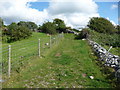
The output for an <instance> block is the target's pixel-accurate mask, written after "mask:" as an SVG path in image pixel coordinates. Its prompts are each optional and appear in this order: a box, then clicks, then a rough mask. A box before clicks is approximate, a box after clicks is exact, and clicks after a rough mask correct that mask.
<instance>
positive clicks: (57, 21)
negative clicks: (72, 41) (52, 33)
mask: <svg viewBox="0 0 120 90" xmlns="http://www.w3.org/2000/svg"><path fill="white" fill-rule="evenodd" d="M53 23H54V24H55V25H56V30H57V32H59V33H61V32H64V33H65V32H66V25H65V23H64V21H63V20H61V19H58V18H56V19H54V20H53Z"/></svg>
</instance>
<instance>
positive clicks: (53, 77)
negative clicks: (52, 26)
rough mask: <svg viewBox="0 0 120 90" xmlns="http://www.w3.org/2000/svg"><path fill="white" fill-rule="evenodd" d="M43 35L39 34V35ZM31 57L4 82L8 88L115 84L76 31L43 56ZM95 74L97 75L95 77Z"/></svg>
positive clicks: (86, 86) (104, 85) (83, 86)
mask: <svg viewBox="0 0 120 90" xmlns="http://www.w3.org/2000/svg"><path fill="white" fill-rule="evenodd" d="M35 36H37V34H36V35H35ZM41 36H42V34H40V35H38V38H41ZM42 37H43V38H44V37H46V36H45V35H43V36H42ZM46 40H48V41H49V39H46ZM21 42H24V40H23V41H21ZM16 43H17V42H16ZM14 44H15V43H14ZM31 59H32V60H30V61H29V63H26V64H25V67H22V68H21V71H20V72H19V73H16V72H14V73H13V74H12V76H11V78H10V79H9V80H8V81H5V82H4V83H3V87H4V88H95V87H97V88H98V87H102V88H106V87H111V84H110V83H109V80H108V79H107V78H108V77H107V76H106V75H104V74H103V73H102V72H101V70H102V69H101V68H100V67H99V66H98V65H97V64H96V63H98V62H96V59H97V58H96V57H95V56H94V55H93V53H92V51H91V48H90V46H89V45H88V43H87V41H83V40H75V39H74V35H73V34H66V35H65V37H64V39H62V40H59V44H53V46H52V47H51V48H48V49H47V50H46V51H44V55H42V57H41V58H39V57H38V56H35V57H32V58H31ZM91 76H92V77H94V78H93V79H91V78H90V77H91Z"/></svg>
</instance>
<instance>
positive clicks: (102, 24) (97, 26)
mask: <svg viewBox="0 0 120 90" xmlns="http://www.w3.org/2000/svg"><path fill="white" fill-rule="evenodd" d="M87 26H88V27H89V28H90V29H92V30H95V31H97V32H100V33H109V34H112V33H114V32H115V31H116V29H115V27H114V25H113V24H112V23H111V22H110V21H109V20H107V19H105V18H102V17H93V18H92V19H91V20H90V21H89V23H88V25H87Z"/></svg>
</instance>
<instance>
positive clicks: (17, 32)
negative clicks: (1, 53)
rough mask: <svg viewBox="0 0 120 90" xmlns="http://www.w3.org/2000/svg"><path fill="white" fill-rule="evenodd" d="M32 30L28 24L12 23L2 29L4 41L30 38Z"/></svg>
mask: <svg viewBox="0 0 120 90" xmlns="http://www.w3.org/2000/svg"><path fill="white" fill-rule="evenodd" d="M31 34H32V31H30V30H29V28H28V27H26V26H20V25H17V24H16V23H11V24H10V25H8V26H7V28H5V29H4V30H3V31H2V36H3V38H2V39H3V41H4V42H8V43H10V42H14V41H18V40H21V39H25V38H28V37H29V36H31Z"/></svg>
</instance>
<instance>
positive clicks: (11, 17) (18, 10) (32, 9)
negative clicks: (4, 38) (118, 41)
mask: <svg viewBox="0 0 120 90" xmlns="http://www.w3.org/2000/svg"><path fill="white" fill-rule="evenodd" d="M119 4H120V3H118V0H106V2H105V0H104V1H103V0H1V1H0V17H1V18H2V19H3V20H4V23H5V24H6V25H9V24H10V23H12V22H19V21H32V22H35V23H36V24H37V25H42V24H43V23H44V22H45V21H52V20H53V19H55V18H60V19H62V20H64V21H65V23H66V25H67V26H71V27H72V28H80V27H85V26H86V25H87V24H88V22H89V20H90V18H92V17H104V18H106V19H108V20H110V21H111V22H112V23H113V24H114V25H116V24H118V20H119V21H120V17H119V19H118V15H119V12H118V11H119V10H120V9H119V10H118V8H119V7H120V5H119Z"/></svg>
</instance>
